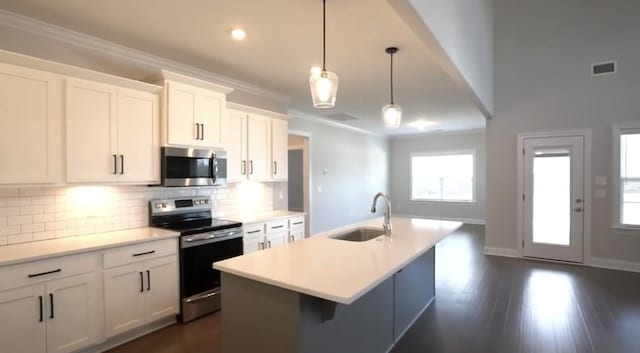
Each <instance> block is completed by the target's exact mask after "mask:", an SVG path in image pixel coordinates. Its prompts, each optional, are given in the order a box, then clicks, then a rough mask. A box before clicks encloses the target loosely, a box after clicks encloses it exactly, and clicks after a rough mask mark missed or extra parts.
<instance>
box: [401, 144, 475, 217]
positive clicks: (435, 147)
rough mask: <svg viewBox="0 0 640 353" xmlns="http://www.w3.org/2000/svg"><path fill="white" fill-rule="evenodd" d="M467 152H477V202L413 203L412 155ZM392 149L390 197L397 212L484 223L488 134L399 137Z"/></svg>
mask: <svg viewBox="0 0 640 353" xmlns="http://www.w3.org/2000/svg"><path fill="white" fill-rule="evenodd" d="M463 149H473V150H475V151H476V161H475V193H476V202H475V203H471V204H465V203H443V202H424V201H411V175H410V173H411V153H417V152H438V151H451V150H463ZM390 150H391V153H390V157H389V159H390V180H391V194H390V196H391V201H392V205H393V211H394V212H395V213H397V214H404V215H416V216H425V217H432V218H455V219H462V220H470V221H478V222H484V213H485V211H484V207H485V185H486V178H485V175H486V158H485V155H486V153H485V134H484V133H482V132H476V133H461V134H455V135H453V134H452V135H449V134H447V135H427V136H418V137H413V138H396V139H393V140H391V147H390Z"/></svg>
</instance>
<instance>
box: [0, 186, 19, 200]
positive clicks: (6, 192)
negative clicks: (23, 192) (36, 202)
mask: <svg viewBox="0 0 640 353" xmlns="http://www.w3.org/2000/svg"><path fill="white" fill-rule="evenodd" d="M18 196H20V189H18V188H8V189H0V197H2V198H5V197H18Z"/></svg>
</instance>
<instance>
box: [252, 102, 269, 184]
mask: <svg viewBox="0 0 640 353" xmlns="http://www.w3.org/2000/svg"><path fill="white" fill-rule="evenodd" d="M247 131H248V134H247V136H248V140H247V145H248V148H247V157H248V163H249V179H253V180H258V181H260V180H270V179H271V165H270V164H271V163H270V161H271V119H270V118H267V117H264V116H259V115H249V118H248V126H247Z"/></svg>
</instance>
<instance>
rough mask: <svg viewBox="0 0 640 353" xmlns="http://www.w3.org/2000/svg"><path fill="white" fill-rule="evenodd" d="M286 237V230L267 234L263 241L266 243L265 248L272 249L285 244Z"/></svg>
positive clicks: (287, 233)
mask: <svg viewBox="0 0 640 353" xmlns="http://www.w3.org/2000/svg"><path fill="white" fill-rule="evenodd" d="M288 235H289V232H288V231H287V230H286V229H285V230H282V231H279V232H274V233H269V234H267V236H266V237H265V240H266V242H267V248H272V247H274V246H277V245H281V244H286V243H287V236H288Z"/></svg>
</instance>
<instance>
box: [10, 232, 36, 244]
mask: <svg viewBox="0 0 640 353" xmlns="http://www.w3.org/2000/svg"><path fill="white" fill-rule="evenodd" d="M30 241H33V234H31V233H24V234H16V235H9V236H8V237H7V243H8V244H19V243H26V242H30Z"/></svg>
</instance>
